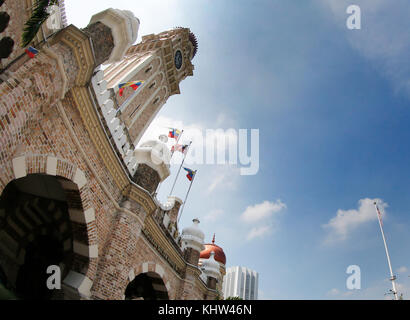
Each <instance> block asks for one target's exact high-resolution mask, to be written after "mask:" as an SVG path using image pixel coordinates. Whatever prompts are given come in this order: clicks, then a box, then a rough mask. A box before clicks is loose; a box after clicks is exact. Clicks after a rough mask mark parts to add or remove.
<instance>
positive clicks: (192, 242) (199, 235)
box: [181, 219, 205, 252]
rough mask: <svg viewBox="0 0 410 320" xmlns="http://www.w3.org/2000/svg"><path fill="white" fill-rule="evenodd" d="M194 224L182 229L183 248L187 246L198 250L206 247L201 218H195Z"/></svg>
mask: <svg viewBox="0 0 410 320" xmlns="http://www.w3.org/2000/svg"><path fill="white" fill-rule="evenodd" d="M192 221H193V225H192V226H190V227H187V228H184V229H183V230H182V235H181V240H182V250H185V249H186V248H192V249H194V250H196V251H198V252H201V250H203V249H204V239H205V235H204V233H203V232H202V231H201V229H199V227H198V224H199V220H198V219H194V220H192Z"/></svg>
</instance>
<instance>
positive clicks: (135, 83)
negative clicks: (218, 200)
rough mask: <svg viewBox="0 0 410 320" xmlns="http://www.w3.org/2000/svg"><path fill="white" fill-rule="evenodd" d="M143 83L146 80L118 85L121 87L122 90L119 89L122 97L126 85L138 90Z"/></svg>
mask: <svg viewBox="0 0 410 320" xmlns="http://www.w3.org/2000/svg"><path fill="white" fill-rule="evenodd" d="M143 83H144V81H142V80H138V81H130V82H123V83H120V84H119V85H118V88H119V89H120V91H119V94H120V97H122V94H123V92H124V89H125V88H126V87H131V88H133V89H134V90H137V89H138V87H139V86H141V85H142V84H143Z"/></svg>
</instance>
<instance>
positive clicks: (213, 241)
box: [212, 233, 215, 244]
mask: <svg viewBox="0 0 410 320" xmlns="http://www.w3.org/2000/svg"><path fill="white" fill-rule="evenodd" d="M212 244H215V233H214V237H213V239H212Z"/></svg>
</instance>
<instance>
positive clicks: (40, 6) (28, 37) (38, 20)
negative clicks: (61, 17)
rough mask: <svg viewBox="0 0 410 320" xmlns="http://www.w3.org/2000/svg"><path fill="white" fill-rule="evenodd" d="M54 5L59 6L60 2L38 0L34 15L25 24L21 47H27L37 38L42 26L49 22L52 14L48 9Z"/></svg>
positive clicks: (56, 0) (34, 7)
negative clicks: (48, 19)
mask: <svg viewBox="0 0 410 320" xmlns="http://www.w3.org/2000/svg"><path fill="white" fill-rule="evenodd" d="M52 5H58V0H37V1H36V3H35V4H34V6H33V13H32V14H31V17H30V19H28V21H27V22H26V23H25V25H24V29H23V34H22V36H21V46H22V47H26V46H27V45H28V44H29V43H30V42H31V41H32V40H33V39H34V37H35V36H36V34H37V32H38V30H40V27H41V25H42V24H43V23H44V22H45V21H46V20H47V18H48V17H49V16H50V14H49V13H48V12H47V8H48V7H50V6H52Z"/></svg>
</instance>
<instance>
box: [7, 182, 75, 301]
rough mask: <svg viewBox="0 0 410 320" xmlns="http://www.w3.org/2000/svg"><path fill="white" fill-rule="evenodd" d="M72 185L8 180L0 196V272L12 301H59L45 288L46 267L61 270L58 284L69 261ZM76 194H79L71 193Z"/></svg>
mask: <svg viewBox="0 0 410 320" xmlns="http://www.w3.org/2000/svg"><path fill="white" fill-rule="evenodd" d="M67 183H71V184H73V183H72V182H70V181H69V180H67V179H64V178H62V177H56V176H50V175H46V174H30V175H27V176H25V177H22V178H19V179H15V180H12V181H11V182H9V183H8V184H7V186H6V187H5V188H4V190H3V192H2V194H1V197H0V267H1V269H2V270H3V278H5V279H4V280H3V282H4V283H5V286H6V288H7V289H8V290H9V291H10V292H12V293H13V294H14V295H15V297H16V298H17V299H39V300H48V299H64V291H63V290H50V289H48V288H47V286H46V282H47V278H49V277H50V276H51V274H48V273H47V268H48V267H49V266H51V265H56V266H59V267H60V270H61V282H62V281H63V279H64V278H65V277H66V276H67V274H68V273H69V271H70V269H71V268H72V265H73V262H74V252H73V240H74V238H75V236H74V234H75V230H74V229H75V225H74V224H73V223H72V221H71V220H70V214H69V207H72V204H71V203H70V204H69V202H72V200H71V199H69V198H71V195H70V194H72V193H73V191H72V190H65V188H63V185H64V184H67ZM76 192H77V193H78V190H77V191H76Z"/></svg>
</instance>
